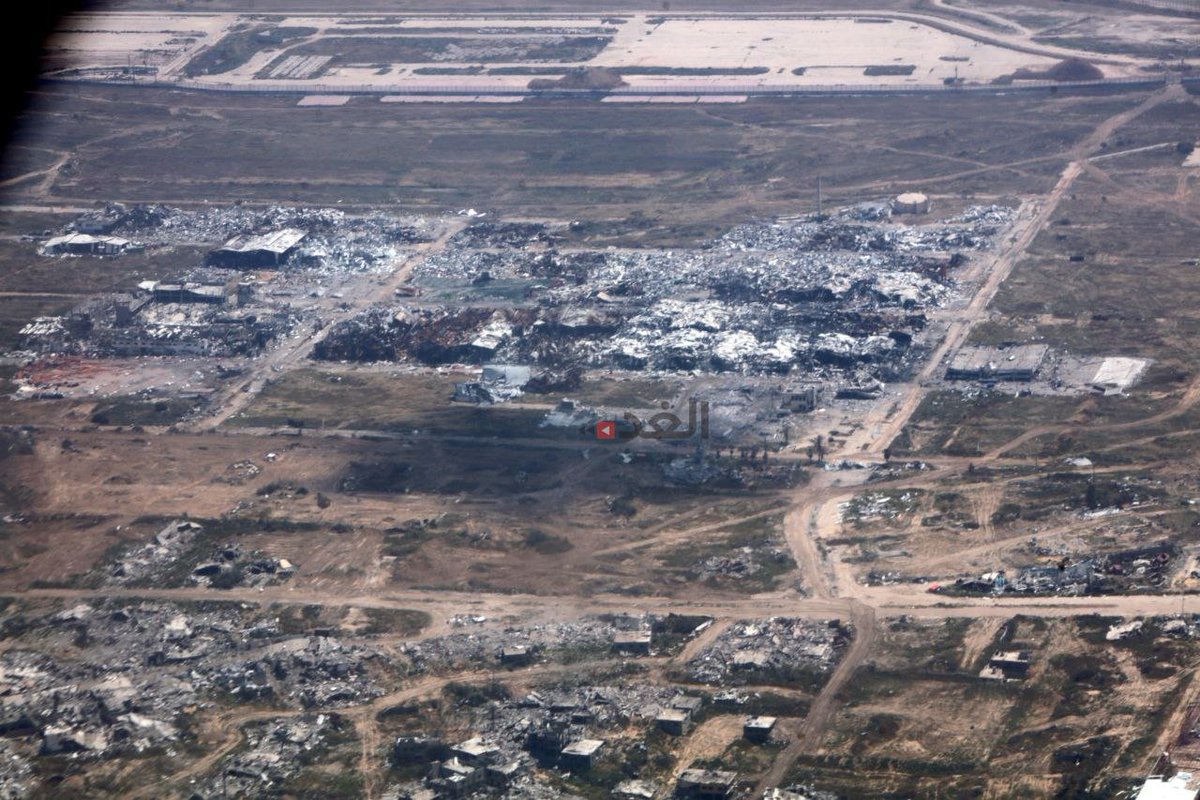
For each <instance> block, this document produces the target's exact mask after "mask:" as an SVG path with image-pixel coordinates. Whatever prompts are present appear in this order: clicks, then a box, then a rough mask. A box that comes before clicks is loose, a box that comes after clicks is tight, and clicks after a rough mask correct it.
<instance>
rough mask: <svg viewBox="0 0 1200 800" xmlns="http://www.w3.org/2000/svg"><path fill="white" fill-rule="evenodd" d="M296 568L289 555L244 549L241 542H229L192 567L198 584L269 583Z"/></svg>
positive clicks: (228, 585)
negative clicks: (286, 556)
mask: <svg viewBox="0 0 1200 800" xmlns="http://www.w3.org/2000/svg"><path fill="white" fill-rule="evenodd" d="M295 572H296V568H295V566H293V565H292V563H291V562H290V561H288V560H287V559H286V558H274V557H271V556H266V555H263V554H262V553H257V552H254V553H243V552H242V547H241V545H239V544H237V543H236V542H226V543H225V544H222V545H218V546H217V547H215V548H214V549H213V551H212V554H211V556H210V558H209V559H208V560H207V561H204V562H203V563H201V564H199V565H198V566H196V567H195V568H194V569H193V570H192V574H191V580H192V582H193V583H194V584H196V585H198V586H216V587H230V588H231V587H233V586H268V585H270V584H273V583H279V582H282V581H286V580H287V579H288V578H290V577H292V575H294V574H295Z"/></svg>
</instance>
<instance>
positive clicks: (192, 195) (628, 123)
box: [8, 87, 1135, 241]
mask: <svg viewBox="0 0 1200 800" xmlns="http://www.w3.org/2000/svg"><path fill="white" fill-rule="evenodd" d="M40 97H41V98H42V102H41V103H40V104H39V105H38V106H37V107H35V109H33V110H32V111H31V112H30V115H29V118H28V124H29V125H30V126H31V127H29V128H28V129H27V130H38V131H45V133H44V134H43V133H39V134H38V141H39V142H40V143H41V144H42V145H43V146H48V147H55V148H60V147H61V148H70V149H71V150H72V151H73V153H74V155H73V164H74V165H75V168H74V169H73V171H72V172H71V173H70V174H63V173H57V174H54V175H51V176H49V178H50V184H49V186H48V188H47V189H46V190H44V191H43V190H41V189H39V188H38V186H37V185H36V184H34V183H33V182H32V180H31V182H29V183H24V184H21V183H18V184H13V185H10V186H9V187H8V196H9V198H10V202H19V201H21V200H23V199H26V198H28V199H36V201H37V202H42V203H44V202H70V203H80V202H82V203H87V202H90V200H92V199H104V200H109V199H120V200H126V201H143V202H146V201H150V202H167V201H169V202H173V203H195V202H202V201H208V202H213V203H217V202H231V201H236V200H245V201H248V202H257V203H266V202H272V201H284V202H291V203H322V202H324V203H334V204H336V203H338V202H341V203H344V204H349V205H352V206H355V205H357V206H364V205H377V206H382V207H388V208H392V209H395V210H403V211H422V212H436V211H441V210H447V209H451V210H452V209H458V208H464V207H476V208H479V209H488V208H492V209H504V211H505V213H506V214H509V215H513V216H546V215H551V216H553V217H556V218H560V219H561V218H564V217H566V218H579V217H582V218H585V219H588V220H592V221H608V220H625V219H627V218H630V217H631V215H632V216H634V217H636V218H637V220H636V228H637V229H640V230H641V231H643V233H641V234H640V235H641V237H642V238H643V240H645V239H646V238H647V233H645V232H647V231H648V232H649V234H650V236H657V237H659V238H667V237H670V238H674V239H676V240H678V239H679V237H680V235H681V233H680V232H690V231H695V232H696V238H697V239H700V238H703V237H705V236H708V235H711V233H712V232H713V231H717V230H721V229H722V226H726V225H728V224H729V223H730V222H732V221H733V220H735V219H741V218H744V217H745V216H746V215H747V214H752V215H763V216H771V215H788V214H795V213H798V212H804V211H806V210H810V209H812V208H814V207H815V200H816V197H815V179H816V177H817V175H818V174H819V175H820V176H821V177H822V182H823V191H824V193H825V198H826V200H827V202H830V203H846V202H854V201H858V200H862V199H868V198H873V197H879V196H886V195H889V194H892V193H896V192H899V191H903V190H907V189H919V190H923V191H926V192H931V193H934V194H938V195H960V194H962V195H967V196H969V197H974V198H976V199H977V200H978V201H982V202H986V201H988V200H990V199H993V198H999V197H1003V196H1008V195H1011V194H1012V193H1014V192H1015V191H1018V190H1023V191H1044V190H1045V189H1047V188H1048V187H1049V186H1050V185H1052V184H1053V181H1054V176H1055V175H1056V174H1057V172H1058V171H1059V170H1060V169H1061V168H1062V165H1063V164H1064V163H1065V152H1066V149H1067V148H1069V147H1070V146H1071V145H1072V143H1073V142H1075V141H1077V140H1078V139H1079V138H1080V137H1082V136H1084V135H1085V134H1086V133H1087V131H1088V130H1090V126H1091V125H1094V124H1095V123H1096V121H1097V120H1099V119H1101V118H1103V117H1104V116H1105V115H1107V114H1112V113H1115V112H1116V111H1117V110H1120V109H1123V108H1128V107H1129V106H1130V105H1131V104H1132V103H1133V102H1135V101H1134V99H1133V98H1131V97H1128V96H1119V95H1118V96H1112V97H1103V96H1101V97H1090V96H1077V97H1065V96H1064V97H1055V98H1044V97H1043V98H1032V97H1015V96H1013V97H1004V98H995V97H989V98H982V97H980V98H976V97H954V98H932V97H923V98H901V97H887V98H883V97H880V98H853V99H840V100H832V99H807V100H805V101H804V102H802V103H794V102H789V101H781V100H755V101H754V102H751V103H747V104H743V105H740V106H732V107H722V108H719V109H712V108H709V107H693V108H671V107H662V106H655V107H629V106H622V105H618V104H595V105H592V104H584V105H579V106H575V107H572V106H569V105H562V104H556V103H554V102H549V101H543V102H539V103H534V102H526V103H522V104H519V106H515V107H507V106H505V107H498V108H493V109H489V111H488V113H487V115H486V121H485V122H483V123H482V124H481V123H480V121H479V120H478V119H477V117H478V112H477V111H476V110H474V109H472V108H470V107H463V106H430V105H411V106H405V107H404V108H403V109H402V110H398V109H397V108H396V107H394V106H386V105H380V104H378V103H375V102H373V101H370V100H369V99H365V98H363V99H356V100H354V101H351V103H350V104H349V105H347V106H344V107H341V108H336V109H296V108H294V107H293V104H292V103H291V102H290V101H287V100H284V99H281V98H271V97H267V96H263V97H253V98H234V97H218V98H213V97H209V96H206V95H202V94H190V93H189V94H169V93H159V92H157V91H138V90H136V89H115V88H104V89H96V88H82V87H54V88H47V89H44V90H43V91H42V94H41V95H40ZM567 108H571V113H570V114H559V113H555V112H556V111H562V110H565V109H567ZM71 115H78V116H77V117H75V118H74V123H73V124H72V125H70V126H59V125H57V124H56V121H57V120H60V119H63V118H65V117H67V116H71ZM1038 119H1042V120H1047V122H1046V123H1045V124H1044V125H1040V124H1039V123H1038V122H1036V121H1035V122H1033V123H1032V124H1031V120H1038ZM1050 120H1053V122H1050ZM330 124H337V125H338V127H339V130H341V134H340V135H339V137H338V140H337V141H336V142H335V141H333V140H331V139H330V138H329V137H328V136H327V135H326V131H327V130H328V126H329V125H330ZM264 143H265V145H266V146H264ZM380 153H383V154H385V156H384V157H383V158H379V157H378V155H379V154H380ZM16 157H17V158H20V157H21V153H20V151H18V152H17V154H16ZM36 168H37V165H36V164H30V165H29V166H28V167H25V166H17V167H14V168H13V171H16V172H29V171H35V170H36ZM159 174H163V175H170V181H169V182H168V183H162V182H159V181H157V180H156V179H155V177H154V176H156V175H159ZM447 175H454V176H456V177H455V179H454V180H453V181H448V180H446V177H445V176H447ZM511 175H519V176H521V177H520V178H519V179H518V180H517V181H515V182H514V181H511V180H508V177H509V176H511ZM43 177H45V176H43ZM669 240H670V239H668V241H669ZM651 241H653V239H651Z"/></svg>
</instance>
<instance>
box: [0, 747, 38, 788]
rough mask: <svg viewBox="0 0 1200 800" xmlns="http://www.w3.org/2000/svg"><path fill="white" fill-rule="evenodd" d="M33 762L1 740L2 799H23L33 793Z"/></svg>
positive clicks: (0, 775) (0, 779) (0, 783)
mask: <svg viewBox="0 0 1200 800" xmlns="http://www.w3.org/2000/svg"><path fill="white" fill-rule="evenodd" d="M32 779H33V764H32V762H31V761H30V760H29V759H28V758H25V757H24V756H23V755H21V754H20V753H18V752H16V751H15V750H14V749H13V748H12V747H11V746H10V745H9V744H8V743H7V742H2V741H0V800H21V799H22V798H25V797H29V796H30V795H32V793H33V786H32V784H33V780H32Z"/></svg>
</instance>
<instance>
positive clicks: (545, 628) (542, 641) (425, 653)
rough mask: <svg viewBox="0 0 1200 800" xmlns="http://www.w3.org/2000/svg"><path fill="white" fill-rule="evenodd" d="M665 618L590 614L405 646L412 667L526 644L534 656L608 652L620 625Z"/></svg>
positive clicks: (459, 665)
mask: <svg viewBox="0 0 1200 800" xmlns="http://www.w3.org/2000/svg"><path fill="white" fill-rule="evenodd" d="M660 623H661V619H660V618H658V617H654V616H645V617H629V618H616V619H607V620H606V619H600V618H597V617H585V618H583V619H581V620H579V621H576V622H559V623H551V624H546V625H534V626H531V627H526V628H503V629H499V628H484V629H479V630H476V631H473V632H471V633H452V634H449V635H447V636H439V637H435V638H431V639H422V640H421V641H419V642H408V643H406V644H404V645H403V646H402V647H401V648H400V652H401V653H402V654H403V655H404V656H406V657H407V658H408V659H409V664H410V666H409V669H410V672H412V673H414V674H419V673H424V672H442V671H448V670H461V669H465V668H469V667H478V666H479V664H480V663H481V662H492V663H494V662H495V661H496V660H497V659H500V658H501V656H502V652H503V651H505V650H508V649H515V648H521V649H523V650H524V651H525V652H526V653H527V654H528V656H529V657H530V658H534V657H537V656H539V655H541V654H543V653H549V652H554V651H563V650H569V651H571V652H572V653H584V652H588V651H593V652H596V653H603V652H607V651H608V650H609V649H610V648H611V646H612V643H613V641H614V639H616V637H617V634H618V633H619V632H621V631H630V630H645V631H650V630H651V629H653V628H654V627H655V626H656V625H658V624H660Z"/></svg>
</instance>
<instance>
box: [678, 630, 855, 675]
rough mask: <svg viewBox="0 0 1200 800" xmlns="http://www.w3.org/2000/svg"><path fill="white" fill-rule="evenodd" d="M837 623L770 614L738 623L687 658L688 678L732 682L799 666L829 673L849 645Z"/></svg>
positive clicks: (793, 670)
mask: <svg viewBox="0 0 1200 800" xmlns="http://www.w3.org/2000/svg"><path fill="white" fill-rule="evenodd" d="M848 641H849V635H848V631H846V630H845V629H843V628H841V627H840V626H839V625H838V624H837V623H827V622H823V621H820V620H804V619H792V618H787V617H771V618H769V619H764V620H753V621H747V622H738V623H736V624H734V625H731V626H730V628H729V630H727V631H725V632H724V633H722V634H721V635H720V636H719V637H717V639H716V641H714V642H713V643H712V644H711V645H709V646H708V647H706V648H705V649H704V650H702V651H700V652H699V653H698V654H696V656H695V657H693V658H692V659H691V660H690V661H688V663H687V670H688V677H689V678H691V679H692V680H695V681H697V682H700V683H707V684H713V685H729V684H731V683H736V682H738V681H739V679H740V680H741V681H742V682H749V683H753V682H756V681H764V680H765V681H770V680H771V679H772V678H780V677H782V678H786V677H788V676H791V675H793V674H795V673H797V671H804V672H810V673H828V672H830V671H832V669H833V667H834V666H835V665H836V664H837V662H838V660H839V659H840V658H841V654H842V651H843V649H844V648H845V646H846V645H847V644H848Z"/></svg>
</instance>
